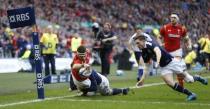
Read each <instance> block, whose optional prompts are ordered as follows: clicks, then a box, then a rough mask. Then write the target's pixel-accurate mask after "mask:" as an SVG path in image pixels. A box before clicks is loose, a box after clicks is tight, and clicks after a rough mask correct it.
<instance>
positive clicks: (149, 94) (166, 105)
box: [0, 65, 210, 109]
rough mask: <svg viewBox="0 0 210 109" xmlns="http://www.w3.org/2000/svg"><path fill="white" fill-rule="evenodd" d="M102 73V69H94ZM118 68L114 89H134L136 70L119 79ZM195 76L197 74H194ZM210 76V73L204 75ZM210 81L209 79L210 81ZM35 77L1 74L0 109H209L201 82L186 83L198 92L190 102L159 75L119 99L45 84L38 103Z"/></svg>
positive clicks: (207, 93) (209, 91)
mask: <svg viewBox="0 0 210 109" xmlns="http://www.w3.org/2000/svg"><path fill="white" fill-rule="evenodd" d="M95 68H96V69H98V70H99V67H95ZM115 71H116V65H112V70H111V72H112V74H111V75H110V76H109V77H108V78H109V80H110V84H111V87H117V88H121V87H131V86H134V85H135V82H136V72H137V69H133V70H132V71H125V74H124V75H123V76H116V75H115ZM193 74H195V73H193ZM201 75H202V76H205V77H209V76H210V73H201ZM209 80H210V79H209ZM34 81H35V74H32V73H12V74H0V109H210V87H209V85H207V86H204V85H202V84H200V83H193V84H187V83H185V87H186V88H188V89H190V90H191V91H193V92H195V93H196V94H197V96H198V99H197V100H196V101H192V102H187V101H186V96H185V95H183V94H180V93H178V92H175V91H173V90H172V89H171V88H169V87H168V86H166V85H165V84H162V85H151V84H152V83H163V81H162V80H161V78H160V76H148V77H147V79H146V81H145V84H150V85H149V86H148V87H143V88H138V89H132V91H131V92H130V93H129V94H128V95H125V96H124V95H117V96H101V95H96V96H91V97H81V96H77V92H76V91H73V92H69V91H68V87H69V84H68V83H58V84H49V85H45V97H46V99H45V100H37V94H36V85H35V84H33V82H34Z"/></svg>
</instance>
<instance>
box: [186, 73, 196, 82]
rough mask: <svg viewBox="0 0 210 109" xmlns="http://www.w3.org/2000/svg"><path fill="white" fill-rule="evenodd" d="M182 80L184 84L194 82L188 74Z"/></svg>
mask: <svg viewBox="0 0 210 109" xmlns="http://www.w3.org/2000/svg"><path fill="white" fill-rule="evenodd" d="M184 80H185V81H186V82H188V83H192V82H194V78H193V76H191V75H190V74H187V75H186V76H185V78H184Z"/></svg>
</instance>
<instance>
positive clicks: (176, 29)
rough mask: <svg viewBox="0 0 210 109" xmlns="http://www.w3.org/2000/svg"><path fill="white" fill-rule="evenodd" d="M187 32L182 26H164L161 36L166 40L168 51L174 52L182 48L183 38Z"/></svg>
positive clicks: (165, 44) (165, 45)
mask: <svg viewBox="0 0 210 109" xmlns="http://www.w3.org/2000/svg"><path fill="white" fill-rule="evenodd" d="M186 33H187V30H186V28H185V27H184V26H182V25H180V24H176V25H172V24H171V23H169V24H166V25H164V26H163V27H162V28H161V29H160V34H161V36H162V37H163V40H164V47H165V49H166V51H168V52H173V51H175V50H178V49H180V48H181V38H182V37H185V36H186Z"/></svg>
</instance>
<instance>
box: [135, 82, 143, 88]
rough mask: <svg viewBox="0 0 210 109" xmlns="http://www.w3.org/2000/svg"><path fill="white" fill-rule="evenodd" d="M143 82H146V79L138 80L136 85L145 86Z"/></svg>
mask: <svg viewBox="0 0 210 109" xmlns="http://www.w3.org/2000/svg"><path fill="white" fill-rule="evenodd" d="M143 84H144V81H138V82H137V83H136V87H140V86H143Z"/></svg>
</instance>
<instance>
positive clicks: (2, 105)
mask: <svg viewBox="0 0 210 109" xmlns="http://www.w3.org/2000/svg"><path fill="white" fill-rule="evenodd" d="M205 78H210V76H207V77H205ZM163 84H165V83H164V82H160V83H151V84H145V85H143V86H140V87H136V86H133V87H130V88H132V89H136V88H143V87H151V86H159V85H163ZM75 96H78V95H68V96H59V97H50V98H45V99H44V100H40V99H35V100H27V101H20V102H14V103H7V104H0V108H1V107H8V106H16V105H21V104H29V103H36V102H42V101H49V100H56V99H63V98H72V97H75ZM126 102H127V101H126ZM198 104H199V103H198Z"/></svg>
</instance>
